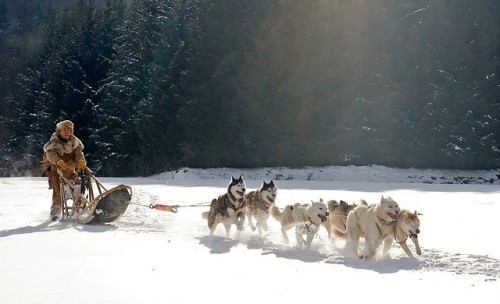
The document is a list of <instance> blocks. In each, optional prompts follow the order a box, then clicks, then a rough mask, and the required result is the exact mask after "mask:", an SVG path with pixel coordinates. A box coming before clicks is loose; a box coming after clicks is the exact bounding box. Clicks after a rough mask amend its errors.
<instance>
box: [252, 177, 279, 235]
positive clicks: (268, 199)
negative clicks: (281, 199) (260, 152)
mask: <svg viewBox="0 0 500 304" xmlns="http://www.w3.org/2000/svg"><path fill="white" fill-rule="evenodd" d="M277 194H278V188H276V186H275V185H274V182H273V181H272V180H271V181H270V182H269V183H266V182H265V181H262V186H261V187H260V189H257V190H254V191H250V192H248V193H247V194H245V197H244V200H245V204H246V206H247V210H246V213H247V219H248V225H249V226H250V228H251V229H252V231H255V228H256V226H257V229H258V231H259V235H262V231H263V230H264V231H267V219H268V218H269V215H270V214H271V212H270V211H271V206H272V205H273V204H274V202H275V201H276V195H277ZM253 218H255V225H254V224H253V220H252V219H253Z"/></svg>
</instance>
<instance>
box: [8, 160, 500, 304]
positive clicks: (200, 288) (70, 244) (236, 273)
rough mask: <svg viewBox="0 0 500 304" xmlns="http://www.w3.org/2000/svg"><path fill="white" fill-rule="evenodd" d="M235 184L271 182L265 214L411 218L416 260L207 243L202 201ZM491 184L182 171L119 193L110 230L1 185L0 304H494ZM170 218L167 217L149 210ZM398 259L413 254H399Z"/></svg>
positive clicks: (423, 177)
mask: <svg viewBox="0 0 500 304" xmlns="http://www.w3.org/2000/svg"><path fill="white" fill-rule="evenodd" d="M240 174H242V176H243V178H244V179H245V181H246V183H247V189H248V191H251V190H254V189H256V188H258V187H260V185H261V183H262V180H266V181H269V180H270V179H273V180H274V182H275V184H276V185H277V187H278V198H277V201H276V204H277V205H278V206H279V207H284V206H285V205H287V204H292V203H295V202H303V203H307V202H310V201H311V200H318V199H319V198H323V199H324V200H330V199H336V200H340V199H342V200H345V201H347V202H349V203H356V202H358V201H359V200H360V199H365V200H367V201H368V202H369V203H375V202H377V201H378V200H380V197H381V195H389V196H391V197H392V198H393V199H395V200H396V201H398V202H399V205H400V206H401V207H402V208H406V209H411V210H417V211H418V212H419V213H422V214H423V215H421V216H420V219H421V233H420V235H419V240H420V245H421V247H422V255H421V256H417V257H416V258H413V259H412V258H408V257H407V256H406V254H405V253H404V252H403V251H402V249H401V248H400V246H399V245H398V244H394V245H393V248H392V249H391V252H390V253H391V258H390V259H378V260H374V261H361V260H358V259H356V258H349V257H344V256H343V254H342V248H343V245H344V241H343V240H339V239H336V240H330V239H328V237H327V235H326V231H325V230H323V229H322V230H320V232H319V234H318V235H317V237H316V238H315V239H314V241H313V245H312V248H311V249H300V248H297V247H295V239H294V237H293V231H289V236H290V242H291V243H290V245H289V246H287V245H285V244H284V243H283V240H282V237H281V232H280V227H279V225H278V223H277V222H276V221H275V220H274V219H273V218H270V219H269V225H270V228H269V231H268V232H267V233H266V234H265V235H264V236H263V237H260V236H258V234H257V233H256V232H252V231H251V230H250V229H248V226H246V228H247V229H246V230H245V231H244V232H242V233H241V234H240V235H239V236H238V235H236V233H235V231H234V228H233V234H232V238H231V239H227V238H225V237H224V235H225V232H224V229H223V227H222V226H220V227H219V228H218V229H217V230H216V233H215V236H213V237H209V236H208V228H207V223H206V220H203V219H202V218H201V213H202V212H203V211H207V210H208V203H209V201H210V200H211V199H212V198H215V197H217V196H219V195H220V194H223V193H224V192H225V191H226V188H227V185H228V183H229V180H230V178H231V175H234V176H239V175H240ZM497 174H498V172H496V171H442V170H399V169H392V168H385V167H380V166H371V167H354V166H350V167H323V168H302V169H290V168H263V169H252V170H246V169H233V168H223V169H206V170H200V169H190V168H186V169H183V170H179V171H177V172H166V173H163V174H160V175H156V176H151V177H144V178H100V179H99V180H100V181H101V182H102V183H103V184H104V185H105V186H107V187H108V188H110V187H113V186H115V185H118V184H128V185H130V186H132V188H133V198H132V204H131V205H130V206H129V207H128V209H127V211H126V212H125V214H124V215H123V216H122V217H121V218H120V219H119V220H117V221H116V222H114V223H112V224H109V225H102V226H90V225H78V224H74V223H70V222H49V221H48V213H49V206H50V203H49V202H50V197H51V190H48V189H47V186H48V184H47V180H46V178H41V177H32V178H0V303H2V304H3V303H6V304H10V303H37V304H43V303H69V304H73V303H120V304H124V303H260V302H263V303H302V302H304V303H322V302H332V303H360V302H369V303H387V302H391V301H398V302H399V301H404V303H426V302H427V303H431V302H432V303H436V302H441V301H446V302H448V303H452V302H457V301H458V302H460V303H465V302H475V303H493V302H495V301H497V300H498V299H499V298H500V246H499V245H498V243H497V242H496V232H497V231H498V227H497V223H498V222H499V219H498V216H499V214H500V188H499V184H500V183H499V179H498V176H497ZM156 203H160V204H178V205H180V206H181V207H180V208H179V212H178V213H166V212H161V211H158V210H153V209H150V208H148V207H147V206H148V205H149V204H156ZM409 246H410V249H411V250H413V251H414V247H413V244H411V242H410V245H409Z"/></svg>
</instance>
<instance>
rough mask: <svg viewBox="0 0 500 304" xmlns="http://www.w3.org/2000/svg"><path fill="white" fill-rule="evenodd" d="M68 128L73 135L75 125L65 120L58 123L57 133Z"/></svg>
mask: <svg viewBox="0 0 500 304" xmlns="http://www.w3.org/2000/svg"><path fill="white" fill-rule="evenodd" d="M66 128H70V129H71V133H73V128H74V124H73V123H72V122H71V120H63V121H61V122H58V123H57V125H56V133H57V134H59V132H61V130H63V129H66Z"/></svg>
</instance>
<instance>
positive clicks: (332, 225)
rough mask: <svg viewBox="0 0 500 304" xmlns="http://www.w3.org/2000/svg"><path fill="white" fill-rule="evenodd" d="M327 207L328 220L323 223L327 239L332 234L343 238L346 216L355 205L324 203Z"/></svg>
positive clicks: (332, 201)
mask: <svg viewBox="0 0 500 304" xmlns="http://www.w3.org/2000/svg"><path fill="white" fill-rule="evenodd" d="M326 205H327V206H328V220H327V221H326V222H324V223H323V225H324V226H325V228H326V231H327V232H328V237H329V238H331V237H332V234H334V235H337V236H341V237H344V236H345V231H346V221H347V215H348V214H349V212H350V211H351V210H353V209H354V208H355V207H356V204H352V205H350V204H348V203H346V202H344V201H342V200H341V201H340V203H339V202H337V201H336V200H330V201H328V202H327V203H326Z"/></svg>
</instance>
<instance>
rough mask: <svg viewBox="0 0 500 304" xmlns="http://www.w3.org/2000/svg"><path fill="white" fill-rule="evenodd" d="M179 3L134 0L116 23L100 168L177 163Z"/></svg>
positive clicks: (133, 169)
mask: <svg viewBox="0 0 500 304" xmlns="http://www.w3.org/2000/svg"><path fill="white" fill-rule="evenodd" d="M180 4H182V2H175V1H156V0H148V1H134V2H133V3H132V6H131V8H130V13H129V15H128V16H127V17H126V21H125V23H124V24H123V26H122V27H121V28H120V38H119V39H118V40H117V43H116V44H115V50H116V56H115V57H114V59H113V69H112V71H111V73H110V75H109V78H108V80H107V81H106V84H105V86H104V89H103V90H104V92H105V94H106V99H105V101H104V103H103V104H102V107H101V108H100V110H99V117H100V122H101V124H102V127H101V129H100V130H98V131H97V132H96V135H95V136H96V137H95V138H96V144H97V145H99V147H100V149H101V151H100V153H99V155H100V156H101V164H102V165H101V166H102V170H103V171H102V172H103V173H104V174H110V175H115V176H117V175H118V176H121V175H144V174H151V173H156V172H160V171H161V170H163V171H164V170H166V169H167V168H171V166H172V165H173V164H175V158H176V157H177V150H176V147H175V143H176V141H175V140H176V138H177V137H176V136H179V135H178V128H177V127H176V121H175V114H176V104H175V100H174V98H175V96H176V91H177V89H176V84H175V77H176V74H178V73H179V71H178V68H177V60H178V59H177V55H178V54H179V52H180V50H181V49H182V46H183V44H182V41H181V40H180V38H179V37H180V36H179V32H180V29H179V28H178V21H179V20H178V19H179V10H180V9H181V8H182V5H180Z"/></svg>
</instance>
